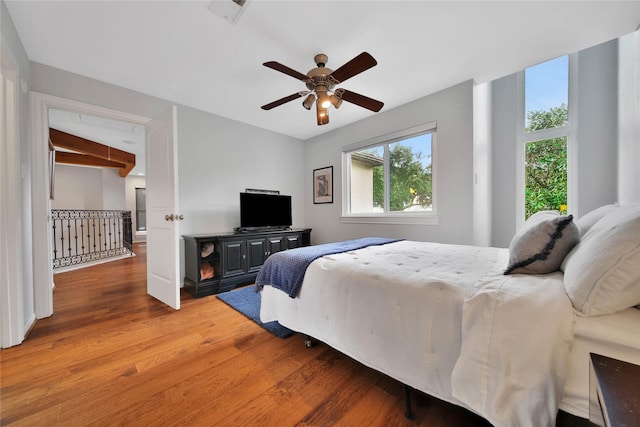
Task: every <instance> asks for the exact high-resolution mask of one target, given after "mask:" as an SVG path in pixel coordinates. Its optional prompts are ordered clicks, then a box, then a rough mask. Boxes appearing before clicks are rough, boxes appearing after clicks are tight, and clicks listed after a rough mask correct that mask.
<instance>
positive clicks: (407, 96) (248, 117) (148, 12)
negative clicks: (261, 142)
mask: <svg viewBox="0 0 640 427" xmlns="http://www.w3.org/2000/svg"><path fill="white" fill-rule="evenodd" d="M220 1H221V2H227V3H230V2H231V0H220ZM210 3H211V2H210V1H209V0H207V1H157V2H156V1H12V0H8V1H6V4H7V9H8V10H9V13H10V14H11V17H12V19H13V22H14V23H15V25H16V28H17V30H18V33H19V35H20V38H21V40H22V42H23V44H24V46H25V49H26V51H27V55H28V56H29V58H30V59H31V60H32V61H35V62H39V63H43V64H46V65H50V66H53V67H57V68H60V69H63V70H67V71H71V72H73V73H77V74H81V75H84V76H88V77H92V78H95V79H98V80H102V81H105V82H108V83H112V84H115V85H118V86H122V87H125V88H129V89H132V90H136V91H139V92H143V93H146V94H149V95H153V96H157V97H160V98H164V99H167V100H170V101H172V102H176V103H179V104H183V105H187V106H191V107H194V108H198V109H201V110H204V111H208V112H210V113H214V114H218V115H221V116H224V117H228V118H231V119H235V120H238V121H241V122H245V123H248V124H251V125H255V126H258V127H261V128H265V129H270V130H272V131H275V132H280V133H282V134H286V135H291V136H293V137H297V138H300V139H308V138H311V137H313V136H316V135H319V134H321V133H324V132H328V131H331V130H333V129H336V128H338V127H340V126H344V125H346V124H349V123H352V122H354V121H357V120H360V119H363V118H365V117H370V116H372V115H374V114H376V113H373V112H371V111H369V110H366V109H363V108H360V107H358V106H356V105H353V104H349V103H346V102H345V103H343V105H342V107H341V108H340V110H338V111H335V110H332V111H330V119H331V122H330V123H329V124H328V125H325V126H317V125H316V120H315V111H314V110H313V109H312V110H311V111H307V110H305V109H304V108H303V107H302V106H301V105H300V104H301V101H302V99H300V100H296V101H292V102H290V103H287V104H285V105H282V106H279V107H277V108H274V109H272V110H270V111H263V110H262V109H260V106H261V105H263V104H266V103H269V102H271V101H274V100H276V99H279V98H281V97H284V96H286V95H290V94H292V93H295V92H298V91H300V90H304V89H305V87H304V84H303V83H302V82H300V81H299V80H296V79H294V78H292V77H290V76H287V75H285V74H282V73H279V72H277V71H274V70H272V69H269V68H266V67H263V66H262V63H263V62H266V61H270V60H273V61H277V62H280V63H282V64H284V65H286V66H288V67H291V68H293V69H295V70H297V71H300V72H302V73H303V74H306V72H307V71H308V70H309V69H311V68H314V67H315V64H314V63H313V57H314V55H316V54H317V53H325V54H327V55H328V56H329V61H328V63H327V67H329V68H332V69H337V68H338V67H339V66H341V65H342V64H344V63H345V62H347V61H348V60H350V59H351V58H353V57H354V56H356V55H358V54H359V53H361V52H363V51H367V52H369V53H370V54H371V55H373V56H374V57H375V58H376V60H377V61H378V65H377V66H376V67H374V68H371V69H370V70H367V71H365V72H364V73H362V74H359V75H357V76H355V77H353V78H352V79H349V80H348V81H347V82H345V83H344V84H342V85H341V87H344V88H345V89H348V90H350V91H353V92H357V93H360V94H363V95H366V96H369V97H371V98H375V99H377V100H380V101H383V102H384V103H385V106H384V108H383V109H382V111H383V112H384V111H385V110H388V109H391V108H394V107H397V106H399V105H402V104H405V103H407V102H409V101H412V100H415V99H418V98H421V97H423V96H425V95H428V94H430V93H434V92H437V91H439V90H442V89H445V88H447V87H450V86H452V85H455V84H457V83H460V82H463V81H466V80H469V79H473V80H475V81H476V82H486V81H490V80H493V79H495V78H498V77H501V76H504V75H507V74H511V73H513V72H515V71H518V70H521V69H523V68H525V67H527V66H531V65H534V64H537V63H539V62H542V61H545V60H548V59H551V58H553V57H557V56H560V55H563V54H566V53H571V52H575V51H578V50H581V49H584V48H587V47H590V46H593V45H596V44H599V43H601V42H604V41H607V40H611V39H613V38H616V37H619V36H621V35H624V34H628V33H630V32H633V31H634V30H636V28H637V27H638V24H640V1H620V2H616V1H588V2H581V1H538V2H526V1H493V2H492V1H467V2H463V1H440V2H436V1H303V0H297V1H268V0H253V1H251V0H249V1H247V3H246V5H245V7H244V9H243V13H242V15H241V16H240V18H239V20H238V22H237V23H236V24H232V23H230V22H229V21H227V20H225V19H224V18H222V17H220V16H217V15H215V14H214V13H212V12H211V11H210V10H209V6H210Z"/></svg>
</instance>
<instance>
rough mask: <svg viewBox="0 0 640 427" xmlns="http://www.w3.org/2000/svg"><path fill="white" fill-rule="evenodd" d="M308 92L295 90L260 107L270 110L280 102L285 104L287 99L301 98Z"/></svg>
mask: <svg viewBox="0 0 640 427" xmlns="http://www.w3.org/2000/svg"><path fill="white" fill-rule="evenodd" d="M308 93H309V92H296V93H293V94H291V95H289V96H285V97H284V98H280V99H278V100H277V101H273V102H271V103H269V104H266V105H263V106H262V107H260V108H262V109H263V110H271V109H272V108H274V107H277V106H278V105H282V104H286V103H287V102H289V101H293V100H294V99H298V98H301V97H303V96H305V95H306V94H308Z"/></svg>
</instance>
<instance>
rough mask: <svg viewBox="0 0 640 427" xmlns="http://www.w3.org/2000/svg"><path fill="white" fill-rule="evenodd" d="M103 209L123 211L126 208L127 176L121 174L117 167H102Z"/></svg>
mask: <svg viewBox="0 0 640 427" xmlns="http://www.w3.org/2000/svg"><path fill="white" fill-rule="evenodd" d="M101 176H102V209H104V210H115V211H123V210H126V208H127V204H126V202H125V194H126V192H125V188H126V187H125V178H122V177H121V176H120V173H119V172H118V170H117V169H112V168H103V169H102V175H101Z"/></svg>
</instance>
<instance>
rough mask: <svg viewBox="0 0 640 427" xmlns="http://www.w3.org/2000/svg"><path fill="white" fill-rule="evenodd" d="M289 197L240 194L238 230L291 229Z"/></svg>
mask: <svg viewBox="0 0 640 427" xmlns="http://www.w3.org/2000/svg"><path fill="white" fill-rule="evenodd" d="M292 222H293V221H292V219H291V196H285V195H281V194H265V193H240V229H241V230H251V229H268V228H281V229H285V228H288V227H291V224H292Z"/></svg>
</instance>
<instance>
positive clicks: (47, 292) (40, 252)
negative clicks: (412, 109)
mask: <svg viewBox="0 0 640 427" xmlns="http://www.w3.org/2000/svg"><path fill="white" fill-rule="evenodd" d="M31 109H32V118H33V120H32V126H33V140H34V144H32V146H33V152H32V169H33V173H32V180H33V194H32V204H33V207H32V208H33V214H34V218H46V220H44V221H34V223H33V239H34V242H39V244H38V245H34V250H33V256H34V300H35V301H34V305H35V313H36V317H37V318H38V319H41V318H44V317H48V316H51V315H52V314H53V295H52V289H53V286H54V281H53V266H52V260H51V253H52V241H51V234H50V226H51V219H50V214H49V213H50V210H51V200H50V197H49V196H50V179H51V178H50V166H49V164H48V158H49V154H48V153H49V144H48V140H49V113H50V111H51V110H60V111H66V112H72V113H75V114H85V115H87V116H95V117H100V118H104V119H108V120H115V121H121V122H127V123H131V124H134V125H141V126H144V125H145V124H146V123H147V122H148V121H149V119H148V118H146V117H142V116H136V115H133V114H129V113H123V112H120V111H116V110H111V109H107V108H103V107H98V106H95V105H90V104H85V103H81V102H77V101H72V100H68V99H64V98H59V97H55V96H51V95H45V94H41V93H37V92H32V93H31ZM43 242H46V244H43ZM45 260H46V262H45Z"/></svg>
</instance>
